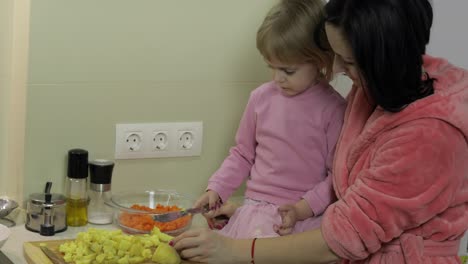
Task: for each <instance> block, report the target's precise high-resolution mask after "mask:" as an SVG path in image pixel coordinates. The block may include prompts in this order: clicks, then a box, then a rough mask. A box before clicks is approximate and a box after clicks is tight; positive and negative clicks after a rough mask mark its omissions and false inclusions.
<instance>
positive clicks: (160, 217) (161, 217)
mask: <svg viewBox="0 0 468 264" xmlns="http://www.w3.org/2000/svg"><path fill="white" fill-rule="evenodd" d="M208 211H209V210H208V207H206V206H205V207H202V208H190V209H185V210H181V211H176V212H169V213H163V214H155V215H152V217H153V220H154V221H156V222H171V221H174V220H176V219H178V218H181V217H184V216H186V215H188V214H199V213H206V212H208Z"/></svg>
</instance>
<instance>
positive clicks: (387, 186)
mask: <svg viewBox="0 0 468 264" xmlns="http://www.w3.org/2000/svg"><path fill="white" fill-rule="evenodd" d="M424 68H425V70H426V71H427V72H428V73H429V75H430V77H432V78H435V79H436V81H435V82H434V90H435V91H434V94H433V95H430V96H428V97H425V98H423V99H420V100H417V101H416V102H414V103H412V104H410V105H408V106H407V107H406V108H405V109H404V110H403V111H401V112H398V113H389V112H386V111H383V110H382V109H381V108H378V107H377V108H372V107H371V106H370V105H369V104H368V103H367V100H366V97H365V95H364V93H363V91H362V89H359V88H357V87H353V89H352V91H351V93H350V95H349V97H348V108H347V110H346V114H345V122H344V125H343V130H342V133H341V137H340V140H339V143H338V145H337V150H336V156H335V161H334V167H333V183H334V188H335V191H336V194H337V197H338V201H337V202H335V203H334V204H332V205H330V206H329V207H328V208H327V210H326V211H325V213H324V216H323V219H322V227H321V228H322V234H323V237H324V239H325V240H326V241H327V244H328V246H329V247H330V248H331V249H332V250H333V251H334V252H335V253H336V254H337V255H339V256H341V257H342V258H343V259H346V261H343V263H379V264H394V263H411V264H413V263H414V264H423V263H424V264H430V263H459V261H460V260H459V259H458V258H457V257H456V255H457V251H458V247H459V240H460V237H461V236H463V233H464V232H465V230H466V229H467V228H468V71H466V70H463V69H460V68H457V67H455V66H453V65H451V64H449V63H448V62H447V61H446V60H443V59H439V58H433V57H430V56H425V57H424Z"/></svg>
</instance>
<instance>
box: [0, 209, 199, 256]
mask: <svg viewBox="0 0 468 264" xmlns="http://www.w3.org/2000/svg"><path fill="white" fill-rule="evenodd" d="M206 226H207V224H206V222H205V219H204V217H203V216H201V215H195V216H194V218H193V221H192V228H193V227H206ZM90 227H93V228H101V229H118V227H117V225H115V224H109V225H94V224H87V225H86V226H82V227H68V228H67V230H66V231H64V232H61V233H56V234H55V235H54V236H49V237H47V236H41V235H39V233H35V232H31V231H29V230H27V229H26V228H25V227H24V224H21V225H17V226H14V227H11V231H12V232H11V236H10V237H9V238H8V240H7V241H6V243H5V245H3V247H2V248H1V251H2V252H3V253H4V254H5V255H6V256H7V257H8V258H10V260H11V261H12V262H13V263H15V264H27V262H26V259H25V258H24V254H23V244H24V242H28V241H46V240H58V239H70V238H75V237H76V235H77V234H78V233H79V232H84V231H86V230H88V228H90Z"/></svg>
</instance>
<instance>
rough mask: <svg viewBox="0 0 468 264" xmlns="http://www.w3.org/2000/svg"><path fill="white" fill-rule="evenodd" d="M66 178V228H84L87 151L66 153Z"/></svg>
mask: <svg viewBox="0 0 468 264" xmlns="http://www.w3.org/2000/svg"><path fill="white" fill-rule="evenodd" d="M67 176H68V177H67V183H66V196H67V206H66V214H67V226H84V225H86V224H87V223H88V194H87V187H88V151H86V150H84V149H71V150H69V151H68V170H67Z"/></svg>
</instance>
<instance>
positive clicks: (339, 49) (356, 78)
mask: <svg viewBox="0 0 468 264" xmlns="http://www.w3.org/2000/svg"><path fill="white" fill-rule="evenodd" d="M325 32H326V33H327V38H328V42H329V43H330V46H331V48H332V49H333V51H334V52H335V59H334V61H333V71H334V72H335V73H344V74H346V75H347V76H348V77H349V78H350V79H351V80H352V81H353V83H354V84H355V85H357V86H358V87H363V83H362V81H361V80H362V78H361V76H360V74H359V70H358V66H357V64H356V62H355V59H354V56H353V53H352V51H351V47H350V46H349V44H348V41H347V39H346V38H345V37H344V36H343V34H342V32H341V30H340V28H338V27H336V26H334V25H332V24H330V23H326V24H325Z"/></svg>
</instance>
